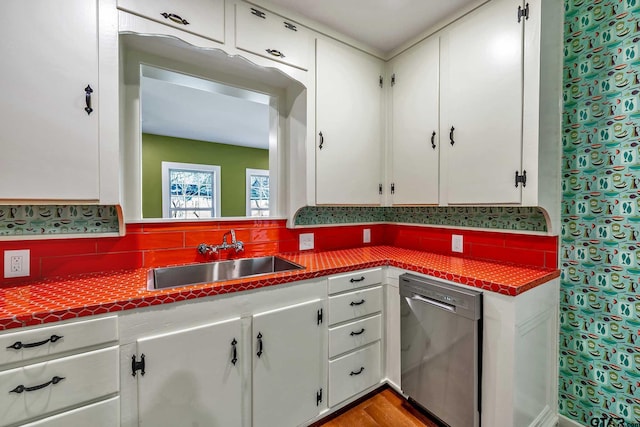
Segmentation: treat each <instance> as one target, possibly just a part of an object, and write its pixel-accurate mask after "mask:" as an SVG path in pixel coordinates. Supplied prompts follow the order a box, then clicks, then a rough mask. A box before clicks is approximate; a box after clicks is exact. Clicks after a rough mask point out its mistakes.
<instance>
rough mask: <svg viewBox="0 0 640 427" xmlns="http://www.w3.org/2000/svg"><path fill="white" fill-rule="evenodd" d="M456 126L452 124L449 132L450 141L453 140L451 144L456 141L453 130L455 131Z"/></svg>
mask: <svg viewBox="0 0 640 427" xmlns="http://www.w3.org/2000/svg"><path fill="white" fill-rule="evenodd" d="M455 130H456V128H454V127H453V126H451V131H450V132H449V141H450V142H451V145H453V144H455V143H456V142H455V141H454V140H453V131H455Z"/></svg>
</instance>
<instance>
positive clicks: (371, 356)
mask: <svg viewBox="0 0 640 427" xmlns="http://www.w3.org/2000/svg"><path fill="white" fill-rule="evenodd" d="M380 378H381V370H380V341H376V342H375V343H373V344H371V345H369V346H367V347H364V348H362V349H360V350H357V351H354V352H353V353H349V354H347V355H345V356H342V357H339V358H337V359H335V360H331V361H329V406H334V405H337V404H338V403H340V402H342V401H344V400H346V399H348V398H350V397H351V396H354V395H356V394H358V393H360V392H361V391H364V390H366V389H368V388H369V387H372V386H374V385H376V384H378V383H379V382H380Z"/></svg>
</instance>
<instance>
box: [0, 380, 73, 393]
mask: <svg viewBox="0 0 640 427" xmlns="http://www.w3.org/2000/svg"><path fill="white" fill-rule="evenodd" d="M63 379H64V377H58V376H55V377H53V378H51V379H50V380H49V381H47V382H46V383H44V384H39V385H34V386H31V387H27V386H25V385H22V384H20V385H19V386H17V387H16V388H14V389H13V390H10V391H9V393H17V394H20V393H24V392H25V391H36V390H40V389H43V388H45V387H48V386H50V385H52V384H53V385H56V384H58V383H59V382H60V381H62V380H63Z"/></svg>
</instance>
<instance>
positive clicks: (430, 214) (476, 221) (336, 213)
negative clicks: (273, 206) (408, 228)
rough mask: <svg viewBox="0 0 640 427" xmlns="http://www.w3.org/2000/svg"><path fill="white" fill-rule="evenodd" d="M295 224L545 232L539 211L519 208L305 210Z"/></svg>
mask: <svg viewBox="0 0 640 427" xmlns="http://www.w3.org/2000/svg"><path fill="white" fill-rule="evenodd" d="M294 222H295V225H329V224H354V223H367V222H397V223H408V224H428V225H445V226H454V227H471V228H488V229H498V230H518V231H541V232H545V231H547V222H546V220H545V217H544V215H543V213H542V211H541V210H540V209H538V208H518V207H328V206H326V207H325V206H321V207H317V206H316V207H311V206H308V207H305V208H302V209H300V210H299V211H298V212H297V213H296V217H295V221H294Z"/></svg>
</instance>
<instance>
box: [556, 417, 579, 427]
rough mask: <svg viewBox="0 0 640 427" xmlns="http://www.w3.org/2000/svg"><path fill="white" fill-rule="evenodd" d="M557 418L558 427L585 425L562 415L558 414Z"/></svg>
mask: <svg viewBox="0 0 640 427" xmlns="http://www.w3.org/2000/svg"><path fill="white" fill-rule="evenodd" d="M558 420H559V424H558V427H585V426H584V425H583V424H580V423H578V422H576V421H573V420H570V419H569V418H567V417H565V416H564V415H558Z"/></svg>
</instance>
